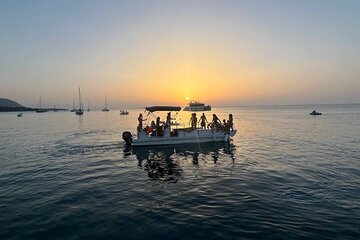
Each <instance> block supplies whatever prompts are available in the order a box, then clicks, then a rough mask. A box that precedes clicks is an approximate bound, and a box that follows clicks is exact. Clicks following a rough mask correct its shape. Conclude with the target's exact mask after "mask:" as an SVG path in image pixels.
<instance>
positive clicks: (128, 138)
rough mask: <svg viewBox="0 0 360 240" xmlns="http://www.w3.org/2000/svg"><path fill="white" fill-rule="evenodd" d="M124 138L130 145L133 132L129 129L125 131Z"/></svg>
mask: <svg viewBox="0 0 360 240" xmlns="http://www.w3.org/2000/svg"><path fill="white" fill-rule="evenodd" d="M122 138H123V139H124V141H125V142H126V145H128V146H130V145H131V143H132V134H131V132H128V131H126V132H123V134H122Z"/></svg>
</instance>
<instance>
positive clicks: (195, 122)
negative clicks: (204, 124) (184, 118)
mask: <svg viewBox="0 0 360 240" xmlns="http://www.w3.org/2000/svg"><path fill="white" fill-rule="evenodd" d="M190 123H191V128H192V129H196V124H197V117H196V113H192V114H191V118H190Z"/></svg>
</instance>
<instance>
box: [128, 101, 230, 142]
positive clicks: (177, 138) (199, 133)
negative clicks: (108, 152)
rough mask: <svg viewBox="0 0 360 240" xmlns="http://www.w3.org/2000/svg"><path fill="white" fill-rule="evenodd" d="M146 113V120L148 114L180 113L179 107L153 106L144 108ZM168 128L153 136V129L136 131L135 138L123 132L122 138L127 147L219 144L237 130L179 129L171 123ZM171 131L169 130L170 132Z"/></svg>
mask: <svg viewBox="0 0 360 240" xmlns="http://www.w3.org/2000/svg"><path fill="white" fill-rule="evenodd" d="M145 109H146V111H148V118H149V115H150V114H153V113H154V112H156V111H166V112H170V111H176V112H178V111H180V110H181V107H171V106H154V107H147V108H145ZM170 125H172V126H174V128H173V129H171V128H170V127H166V126H165V127H162V128H161V131H159V130H160V129H159V130H157V132H161V134H159V133H156V134H154V131H153V129H150V127H149V126H147V127H146V128H145V129H140V130H137V134H136V136H135V135H133V134H131V133H130V132H128V131H126V132H123V134H122V137H123V140H124V141H125V142H126V144H127V145H131V146H134V147H136V146H155V145H172V144H185V143H200V142H220V141H229V140H230V138H231V137H233V136H235V134H236V132H237V130H236V129H234V130H227V131H225V130H216V129H198V128H197V129H193V128H180V127H179V124H177V123H176V122H172V123H171V124H170ZM170 129H171V130H170Z"/></svg>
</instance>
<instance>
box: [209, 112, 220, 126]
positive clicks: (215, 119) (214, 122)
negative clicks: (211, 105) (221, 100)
mask: <svg viewBox="0 0 360 240" xmlns="http://www.w3.org/2000/svg"><path fill="white" fill-rule="evenodd" d="M211 126H212V128H216V129H219V126H221V121H220V119H219V118H218V117H217V116H216V114H215V113H214V114H213V119H212V121H211Z"/></svg>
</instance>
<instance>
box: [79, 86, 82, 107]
mask: <svg viewBox="0 0 360 240" xmlns="http://www.w3.org/2000/svg"><path fill="white" fill-rule="evenodd" d="M79 109H81V110H82V109H83V106H82V102H81V94H80V87H79Z"/></svg>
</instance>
